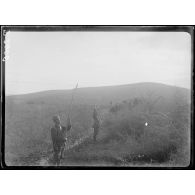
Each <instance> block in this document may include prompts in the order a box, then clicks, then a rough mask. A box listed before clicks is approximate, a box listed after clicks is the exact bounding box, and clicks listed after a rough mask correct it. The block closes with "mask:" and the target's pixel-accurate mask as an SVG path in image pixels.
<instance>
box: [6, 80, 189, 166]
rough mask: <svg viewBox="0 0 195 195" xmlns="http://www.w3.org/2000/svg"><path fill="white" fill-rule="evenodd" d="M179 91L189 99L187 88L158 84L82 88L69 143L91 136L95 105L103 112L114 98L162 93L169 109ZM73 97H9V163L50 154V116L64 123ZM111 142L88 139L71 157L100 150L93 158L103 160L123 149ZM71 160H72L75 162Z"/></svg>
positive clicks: (161, 105) (66, 94)
mask: <svg viewBox="0 0 195 195" xmlns="http://www.w3.org/2000/svg"><path fill="white" fill-rule="evenodd" d="M176 93H177V94H179V96H181V97H183V99H184V100H183V101H184V102H188V101H189V91H188V90H186V89H183V88H177V87H172V86H167V85H163V84H156V83H139V84H131V85H122V86H111V87H95V88H80V89H78V91H77V93H76V99H75V105H74V107H73V111H72V123H73V130H72V132H71V134H70V135H69V145H73V144H74V143H75V142H77V141H78V140H79V139H82V138H83V137H87V136H91V133H92V131H91V130H90V127H91V124H92V119H91V114H92V108H93V105H94V104H98V105H100V112H101V113H102V115H103V114H104V111H105V112H107V110H108V109H109V106H110V102H111V101H112V103H116V102H121V101H123V100H129V99H132V98H135V97H142V98H146V99H147V98H151V99H152V98H155V97H158V96H162V97H163V98H162V99H161V101H160V103H159V104H158V109H159V110H160V111H162V112H169V111H170V110H171V108H172V107H171V106H170V105H172V104H173V102H174V99H175V94H176ZM70 97H71V91H70V90H56V91H47V92H39V93H33V94H27V95H18V96H9V97H7V98H6V137H5V138H6V139H5V141H6V162H8V164H12V163H16V159H17V163H18V164H20V163H21V162H20V161H28V159H29V161H32V158H34V159H37V160H39V159H40V158H41V156H43V155H45V153H46V155H47V152H48V151H50V150H51V141H50V127H51V126H52V121H51V118H52V116H53V115H54V114H60V115H61V116H62V123H65V115H66V114H67V111H68V104H69V100H70ZM89 142H90V141H89ZM109 144H111V146H109ZM109 144H107V143H104V144H103V143H101V142H100V143H98V144H96V145H94V144H91V143H88V142H87V143H84V145H86V146H85V147H83V148H84V149H82V150H81V149H80V151H84V152H81V153H79V154H78V153H75V152H71V154H69V155H70V159H71V158H72V159H74V158H75V156H77V157H78V156H79V155H80V159H82V158H85V159H87V154H91V155H88V156H93V155H92V154H94V153H96V154H97V151H98V155H99V157H94V156H93V159H97V158H99V159H100V156H101V157H103V156H104V158H107V157H108V156H112V155H109V154H112V153H114V152H112V150H114V151H116V149H114V148H117V149H118V148H122V146H119V145H117V144H116V143H109ZM114 145H115V147H114ZM134 145H135V144H134ZM77 147H80V146H77ZM138 147H139V146H137V148H138ZM108 148H109V149H108ZM131 148H132V147H131ZM100 151H102V152H100ZM29 154H31V157H29ZM72 154H76V155H72ZM33 155H34V156H33ZM71 155H72V156H71ZM106 156H107V157H106ZM77 157H76V158H77ZM88 158H92V157H88ZM18 159H19V160H18ZM70 159H69V160H70ZM77 160H78V159H77ZM107 160H108V159H107ZM18 161H19V162H18ZM71 162H72V163H73V161H71ZM27 164H28V162H27Z"/></svg>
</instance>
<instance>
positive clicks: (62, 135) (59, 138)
mask: <svg viewBox="0 0 195 195" xmlns="http://www.w3.org/2000/svg"><path fill="white" fill-rule="evenodd" d="M53 122H54V126H53V127H52V128H51V138H52V142H53V152H54V156H53V159H54V164H57V165H59V164H60V160H61V158H62V157H63V152H64V148H65V143H66V141H67V131H69V130H70V129H71V123H70V118H69V117H68V120H67V127H64V126H62V125H61V122H60V117H59V116H54V117H53Z"/></svg>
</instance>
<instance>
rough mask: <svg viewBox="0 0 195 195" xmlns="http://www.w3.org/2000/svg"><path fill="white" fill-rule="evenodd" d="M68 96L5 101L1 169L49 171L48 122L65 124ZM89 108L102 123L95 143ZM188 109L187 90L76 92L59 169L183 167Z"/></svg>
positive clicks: (141, 87)
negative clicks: (55, 119)
mask: <svg viewBox="0 0 195 195" xmlns="http://www.w3.org/2000/svg"><path fill="white" fill-rule="evenodd" d="M71 94H72V90H52V91H43V92H38V93H31V94H25V95H13V96H7V97H6V105H5V161H6V164H7V165H27V166H28V165H31V166H33V165H35V166H36V165H45V166H47V165H52V162H51V156H52V146H51V138H50V129H51V127H52V125H53V123H52V116H53V115H56V114H58V115H60V117H61V120H62V124H65V123H66V116H67V114H68V110H69V103H70V99H71ZM95 104H96V105H97V106H98V111H99V113H100V118H101V121H102V126H101V130H100V133H99V135H98V141H97V143H93V142H92V134H93V130H92V129H91V126H92V123H93V120H92V112H93V107H94V105H95ZM190 104H191V102H190V90H188V89H185V88H179V87H174V86H168V85H164V84H159V83H136V84H128V85H120V86H108V87H89V88H78V89H77V91H76V94H75V99H74V104H73V108H72V112H71V120H72V130H71V132H70V133H69V135H68V143H67V150H66V151H65V158H64V159H63V161H62V163H61V165H62V166H63V165H110V166H113V165H117V166H135V165H139V166H142V165H143V166H148V164H149V165H151V164H153V165H157V166H164V165H165V166H167V165H170V164H171V165H176V166H177V165H179V166H187V165H188V164H189V160H190V155H189V152H190V145H189V144H190V140H189V137H190V120H189V119H190ZM146 123H147V124H148V125H147V126H146V125H145V124H146ZM179 143H182V144H179ZM179 145H181V146H179Z"/></svg>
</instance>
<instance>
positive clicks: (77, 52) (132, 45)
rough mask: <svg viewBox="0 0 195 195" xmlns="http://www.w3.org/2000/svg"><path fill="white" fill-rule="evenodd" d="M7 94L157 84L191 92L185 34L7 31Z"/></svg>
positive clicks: (186, 34)
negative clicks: (76, 86) (140, 83)
mask: <svg viewBox="0 0 195 195" xmlns="http://www.w3.org/2000/svg"><path fill="white" fill-rule="evenodd" d="M6 54H7V59H6V62H5V66H6V67H5V89H6V95H11V94H26V93H31V92H38V91H45V90H55V89H72V88H73V87H74V86H75V85H76V83H78V84H79V87H95V86H110V85H122V84H131V83H139V82H158V83H164V84H168V85H174V86H180V87H185V88H188V89H190V82H191V80H190V79H191V37H190V35H189V34H188V33H185V32H81V31H80V32H78V31H77V32H76V31H75V32H9V33H7V36H6Z"/></svg>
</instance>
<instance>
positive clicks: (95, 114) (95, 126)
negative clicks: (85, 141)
mask: <svg viewBox="0 0 195 195" xmlns="http://www.w3.org/2000/svg"><path fill="white" fill-rule="evenodd" d="M93 120H94V122H93V129H94V133H93V140H94V142H96V140H97V135H98V133H99V128H100V119H99V117H98V112H97V108H96V106H95V108H94V110H93Z"/></svg>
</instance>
